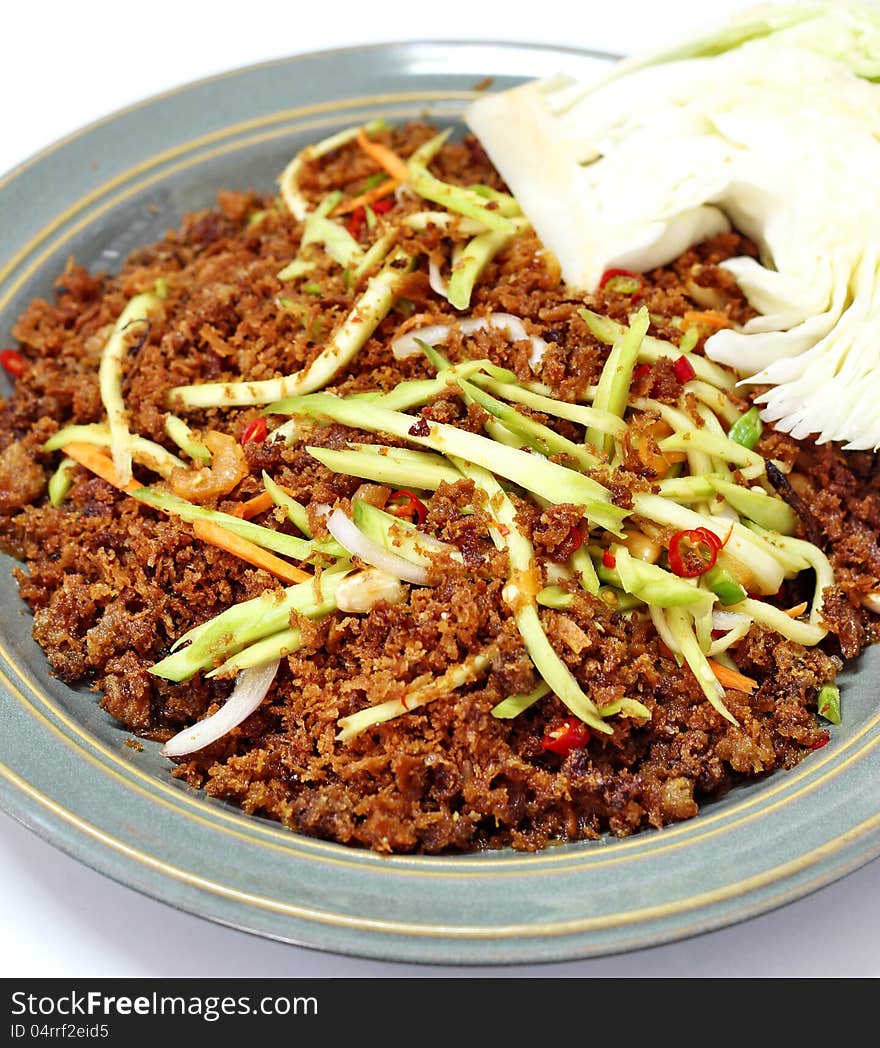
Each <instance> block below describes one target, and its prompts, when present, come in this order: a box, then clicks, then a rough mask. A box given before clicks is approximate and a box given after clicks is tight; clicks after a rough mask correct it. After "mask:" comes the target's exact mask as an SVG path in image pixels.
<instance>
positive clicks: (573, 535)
mask: <svg viewBox="0 0 880 1048" xmlns="http://www.w3.org/2000/svg"><path fill="white" fill-rule="evenodd" d="M568 537H569V541H570V542H571V553H574V552H575V551H576V550H579V549H580V548H581V546H583V544H584V532H583V529H582V528H581V526H580V524H575V526H574V527H573V528H572V529H571V531H570V532H569V534H568ZM571 553H569V556H571Z"/></svg>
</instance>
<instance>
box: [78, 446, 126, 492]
mask: <svg viewBox="0 0 880 1048" xmlns="http://www.w3.org/2000/svg"><path fill="white" fill-rule="evenodd" d="M62 451H63V452H64V454H65V455H67V456H68V457H69V458H72V459H73V460H74V462H78V463H79V464H80V465H81V466H84V467H85V468H86V469H87V470H89V471H90V472H92V473H94V474H95V475H96V476H98V477H100V478H101V480H106V481H107V483H108V484H112V485H113V487H114V488H119V490H120V491H127V492H131V491H137V490H138V488H142V487H143V484H138V482H137V481H136V480H129V481H127V482H126V481H124V480H123V479H122V477H120V476H119V474H118V473H117V472H116V467H115V466H114V465H113V459H111V458H110V456H109V455H105V454H104V452H103V451H101V450H100V449H98V448H97V447H95V446H94V444H80V443H72V444H66V445H65V446H64V447H63V448H62Z"/></svg>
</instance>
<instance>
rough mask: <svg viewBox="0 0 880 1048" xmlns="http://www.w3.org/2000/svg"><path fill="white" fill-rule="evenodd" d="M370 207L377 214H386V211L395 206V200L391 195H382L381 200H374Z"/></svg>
mask: <svg viewBox="0 0 880 1048" xmlns="http://www.w3.org/2000/svg"><path fill="white" fill-rule="evenodd" d="M370 207H371V208H372V209H373V211H374V212H375V213H376V214H377V215H384V214H385V212H386V211H390V210H391V208H393V207H394V201H393V200H392V199H391V197H382V199H381V200H374V201H373V203H372V204H370Z"/></svg>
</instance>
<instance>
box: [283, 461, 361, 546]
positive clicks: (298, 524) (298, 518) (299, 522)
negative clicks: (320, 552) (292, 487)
mask: <svg viewBox="0 0 880 1048" xmlns="http://www.w3.org/2000/svg"><path fill="white" fill-rule="evenodd" d="M263 487H264V488H265V489H266V491H267V492H268V493H269V497H270V498H271V499H272V501H273V502H274V503H275V505H276V506H278V508H279V509H282V510H284V512H285V514H286V516H287V519H288V520H289V521H290V523H291V524H292V525H293V526H294V527H295V528H298V529H299V530H300V531H301V532H302V533H303V535H305V537H306V538H307V539H310V538H311V537H312V529H311V525H310V524H309V514H308V511H307V510H306V508H305V506H304V505H303V504H302V503H301V502H297V501H296V499H295V498H293V496H292V495H288V494H287V492H286V491H284V490H282V489H281V488H280V487H279V486H278V485H277V484H276V483H275V481H274V480H273V479H272V478H271V477H270V476H269V474H268V473H267V472H266V471H265V470H263ZM341 548H342V547H341V546H340V549H341ZM340 555H341V556H344V554H340Z"/></svg>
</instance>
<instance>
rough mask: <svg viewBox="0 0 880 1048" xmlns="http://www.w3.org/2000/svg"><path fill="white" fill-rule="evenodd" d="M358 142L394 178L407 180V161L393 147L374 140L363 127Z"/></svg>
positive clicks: (401, 180) (399, 180) (402, 180)
mask: <svg viewBox="0 0 880 1048" xmlns="http://www.w3.org/2000/svg"><path fill="white" fill-rule="evenodd" d="M357 144H358V145H359V146H360V147H361V149H362V150H363V151H364V152H365V153H366V154H367V156H368V157H370V158H371V159H373V160H375V161H376V163H377V164H378V165H379V167H381V168H382V169H383V170H385V171H387V172H388V174H389V175H391V177H392V178H395V179H397V181H398V182H405V181H406V178H407V174H408V171H407V166H406V161H405V160H401V158H400V157H399V156H398V155H397V153H395V152H394V150H393V149H389V148H388V146H383V145H382V143H381V142H374V141H373V140H372V139H371V138H367V133H366V131H364V129H363V128H361V129H360V131H358V136H357Z"/></svg>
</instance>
